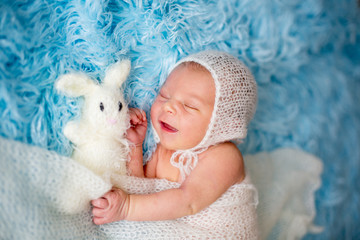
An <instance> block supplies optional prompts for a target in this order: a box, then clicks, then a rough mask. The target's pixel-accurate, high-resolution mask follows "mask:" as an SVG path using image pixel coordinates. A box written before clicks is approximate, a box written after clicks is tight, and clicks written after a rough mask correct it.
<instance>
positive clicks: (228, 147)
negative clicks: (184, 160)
mask: <svg viewBox="0 0 360 240" xmlns="http://www.w3.org/2000/svg"><path fill="white" fill-rule="evenodd" d="M205 152H206V154H207V155H208V154H209V155H216V156H218V155H219V156H220V157H221V156H222V158H223V157H225V156H227V157H229V158H235V159H240V160H242V159H243V157H242V154H241V152H240V150H239V149H238V148H237V146H236V145H235V144H234V143H232V142H223V143H219V144H216V145H214V146H211V147H209V148H208V150H207V151H205Z"/></svg>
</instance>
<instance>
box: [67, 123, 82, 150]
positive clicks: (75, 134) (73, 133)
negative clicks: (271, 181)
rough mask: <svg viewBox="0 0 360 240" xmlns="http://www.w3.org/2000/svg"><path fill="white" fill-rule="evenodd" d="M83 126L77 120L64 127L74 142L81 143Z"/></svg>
mask: <svg viewBox="0 0 360 240" xmlns="http://www.w3.org/2000/svg"><path fill="white" fill-rule="evenodd" d="M80 129H81V127H80V126H79V124H78V123H77V122H75V121H70V122H68V123H67V124H66V126H65V127H64V135H65V137H67V138H68V139H69V140H70V141H71V142H72V143H74V144H76V145H79V144H80V143H81V139H82V138H81V132H80Z"/></svg>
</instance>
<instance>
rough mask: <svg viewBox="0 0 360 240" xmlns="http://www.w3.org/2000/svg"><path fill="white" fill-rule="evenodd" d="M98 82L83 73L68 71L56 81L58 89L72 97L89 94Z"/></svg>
mask: <svg viewBox="0 0 360 240" xmlns="http://www.w3.org/2000/svg"><path fill="white" fill-rule="evenodd" d="M95 86H96V83H95V82H94V81H93V80H91V79H90V78H89V77H88V76H86V75H85V74H82V73H68V74H65V75H62V76H60V77H59V79H58V80H57V81H56V83H55V88H56V89H57V90H58V91H61V92H63V93H65V94H66V95H68V96H70V97H79V96H84V95H87V94H89V93H90V92H91V91H92V90H93V89H94V87H95Z"/></svg>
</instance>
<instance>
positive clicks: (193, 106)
mask: <svg viewBox="0 0 360 240" xmlns="http://www.w3.org/2000/svg"><path fill="white" fill-rule="evenodd" d="M184 107H185V108H186V109H188V110H193V111H198V110H199V108H198V107H197V106H195V105H192V104H187V103H184Z"/></svg>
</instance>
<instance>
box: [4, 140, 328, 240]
mask: <svg viewBox="0 0 360 240" xmlns="http://www.w3.org/2000/svg"><path fill="white" fill-rule="evenodd" d="M244 158H245V162H246V165H247V170H248V171H249V172H250V175H251V177H252V182H253V183H254V184H255V186H256V188H257V189H258V191H259V206H258V208H257V211H258V223H259V229H260V230H261V231H260V239H266V238H267V237H269V238H268V239H278V240H295V239H301V237H302V236H304V235H305V234H306V233H307V231H308V230H309V229H312V230H314V228H313V227H312V224H311V223H312V220H313V219H314V216H315V201H314V191H315V190H316V189H317V188H318V187H319V186H320V179H321V177H320V173H321V167H322V165H321V161H320V160H319V159H317V158H315V157H314V156H312V155H309V154H306V153H304V152H302V151H299V150H290V149H284V150H281V149H280V150H278V151H276V152H274V153H259V154H256V155H253V156H244ZM113 179H114V181H115V182H117V185H120V186H123V187H124V189H126V190H127V191H129V192H132V193H138V194H141V193H149V192H157V191H161V190H163V189H168V188H175V187H178V186H179V184H178V183H173V182H169V181H166V180H164V179H147V178H144V179H140V178H134V177H126V176H122V177H121V176H120V177H114V178H113ZM69 181H70V182H69ZM0 182H1V184H0V196H1V201H0V212H1V214H0V239H74V240H75V239H194V238H196V239H246V240H247V239H254V237H255V234H256V233H255V232H254V228H255V216H256V215H255V212H254V209H255V204H256V202H257V201H256V198H257V196H256V192H255V191H254V188H253V186H252V185H251V184H249V182H248V179H245V180H244V181H243V182H242V183H241V184H238V185H234V186H233V187H231V188H230V189H229V190H228V191H227V192H226V193H225V194H224V195H223V196H221V197H220V198H219V199H218V200H217V201H216V202H214V203H213V204H212V205H211V206H209V207H208V208H207V209H205V210H203V211H202V212H200V213H198V214H196V215H194V216H189V217H184V218H180V219H177V220H171V221H153V222H131V221H120V222H116V223H111V224H105V225H101V226H96V225H95V224H93V223H92V217H91V214H90V211H89V210H90V202H89V200H90V199H93V198H97V197H100V196H102V195H103V194H104V193H105V192H107V191H108V190H109V189H110V188H111V185H110V184H109V183H108V182H105V181H104V179H102V178H100V177H98V176H97V175H95V174H94V173H93V172H92V171H90V170H89V169H87V168H86V167H84V166H83V165H81V164H79V163H77V162H76V161H74V160H73V159H70V158H67V157H63V156H60V155H58V154H56V153H55V152H51V151H48V150H45V149H41V148H38V147H31V146H29V145H26V144H23V143H19V142H14V141H9V140H6V139H3V138H1V137H0ZM82 194H86V195H87V196H88V197H89V200H88V201H87V202H86V203H85V204H86V206H87V207H86V209H87V210H84V211H81V212H80V213H78V214H66V213H64V210H63V209H64V208H65V209H66V208H67V207H66V206H67V204H68V203H69V202H72V201H77V200H78V199H79V195H82ZM79 204H81V203H79ZM221 230H225V231H221Z"/></svg>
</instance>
